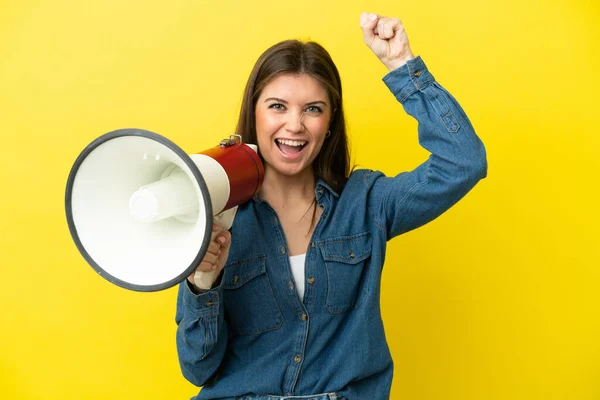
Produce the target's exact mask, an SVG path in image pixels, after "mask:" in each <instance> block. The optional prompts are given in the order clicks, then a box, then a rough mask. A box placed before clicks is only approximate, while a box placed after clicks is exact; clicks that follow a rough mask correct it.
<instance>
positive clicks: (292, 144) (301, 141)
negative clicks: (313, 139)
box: [277, 139, 306, 147]
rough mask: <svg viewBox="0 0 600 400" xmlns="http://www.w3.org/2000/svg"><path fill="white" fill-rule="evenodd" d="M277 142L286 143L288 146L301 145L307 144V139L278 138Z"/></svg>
mask: <svg viewBox="0 0 600 400" xmlns="http://www.w3.org/2000/svg"><path fill="white" fill-rule="evenodd" d="M277 142H279V143H281V144H285V145H287V146H294V147H300V146H304V145H305V144H306V140H287V139H277Z"/></svg>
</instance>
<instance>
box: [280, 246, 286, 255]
mask: <svg viewBox="0 0 600 400" xmlns="http://www.w3.org/2000/svg"><path fill="white" fill-rule="evenodd" d="M281 254H285V247H283V246H281Z"/></svg>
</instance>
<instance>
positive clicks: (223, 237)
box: [215, 231, 231, 247]
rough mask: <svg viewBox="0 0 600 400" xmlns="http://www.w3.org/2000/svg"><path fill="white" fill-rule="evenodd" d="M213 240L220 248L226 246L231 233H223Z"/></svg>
mask: <svg viewBox="0 0 600 400" xmlns="http://www.w3.org/2000/svg"><path fill="white" fill-rule="evenodd" d="M215 240H216V242H217V243H218V244H219V245H220V246H221V247H223V246H227V245H228V244H229V243H230V242H231V232H229V231H223V232H221V233H220V234H219V235H218V236H217V238H216V239H215Z"/></svg>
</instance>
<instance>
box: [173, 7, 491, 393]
mask: <svg viewBox="0 0 600 400" xmlns="http://www.w3.org/2000/svg"><path fill="white" fill-rule="evenodd" d="M361 27H362V29H363V33H364V39H365V43H366V44H367V45H368V47H369V48H370V49H371V50H372V51H373V52H374V53H375V55H376V56H377V57H378V58H379V60H381V62H383V63H384V65H385V66H386V67H387V68H388V69H389V70H390V72H389V73H388V74H387V75H386V76H385V77H384V78H383V80H384V82H385V83H386V85H387V86H388V87H389V89H390V90H391V91H392V93H393V94H394V95H395V96H396V98H397V99H398V101H400V102H401V103H402V104H403V106H404V108H405V110H406V112H407V113H408V114H410V115H412V116H413V117H415V118H416V119H417V120H418V121H419V127H418V133H419V141H420V143H421V145H422V146H423V147H425V148H426V149H427V150H429V151H430V152H431V153H432V154H431V156H430V157H429V159H428V160H427V161H426V162H424V163H423V164H422V165H420V166H419V167H418V168H416V169H415V170H414V171H412V172H410V173H404V174H400V175H398V176H396V177H393V178H388V177H385V176H384V175H383V174H382V173H381V172H377V171H371V170H357V171H354V172H352V173H350V168H349V156H348V154H349V153H348V145H347V138H346V128H345V124H344V111H343V105H342V88H341V84H340V78H339V74H338V72H337V69H336V67H335V65H334V63H333V61H332V60H331V58H330V57H329V54H327V52H326V51H325V50H324V49H323V48H322V47H320V46H319V45H318V44H316V43H301V42H298V41H285V42H282V43H279V44H277V45H275V46H273V47H271V48H270V49H268V50H267V51H266V52H265V53H264V54H263V55H262V56H261V57H260V58H259V60H258V61H257V63H256V65H255V67H254V69H253V71H252V73H251V75H250V79H249V81H248V84H247V86H246V91H245V95H244V99H243V104H242V109H241V114H240V119H239V123H238V129H237V133H238V134H241V135H242V136H243V139H244V141H245V142H247V143H256V144H258V148H259V152H260V155H261V157H262V159H263V161H264V164H265V179H264V185H263V188H262V190H261V192H260V194H259V196H257V197H255V198H254V199H253V200H251V201H249V202H247V203H246V204H244V205H242V206H240V208H239V210H238V213H237V216H236V219H235V222H234V224H233V227H232V229H231V233H229V232H223V233H220V234H219V235H218V236H217V238H216V239H215V241H214V242H213V243H212V244H211V246H210V249H209V252H208V253H207V255H206V257H205V258H204V260H203V261H202V263H201V264H200V265H199V267H198V268H199V269H200V270H203V271H208V270H216V273H215V276H217V278H216V281H215V283H214V284H213V288H212V289H211V290H209V291H205V292H202V291H200V290H199V289H198V288H196V287H195V286H194V284H193V279H192V277H190V279H188V280H187V281H186V282H184V283H183V284H182V285H181V286H180V290H179V297H178V304H177V316H176V321H177V323H178V330H177V346H178V353H179V359H180V364H181V368H182V371H183V374H184V376H185V377H186V378H187V379H188V380H189V381H191V382H192V383H194V384H196V385H198V386H204V388H203V389H202V390H201V392H200V394H199V395H198V396H197V399H217V398H218V399H222V398H226V399H239V398H242V399H267V398H268V399H273V398H295V397H297V398H302V399H320V400H324V399H340V398H341V399H349V400H355V399H361V400H362V399H386V398H389V393H390V387H391V383H392V371H393V364H392V359H391V356H390V351H389V349H388V346H387V343H386V340H385V334H384V328H383V323H382V320H381V314H380V302H379V295H380V279H381V269H382V267H383V262H384V258H385V249H386V242H387V241H388V240H390V239H392V238H393V237H395V236H397V235H400V234H401V233H404V232H407V231H409V230H411V229H414V228H417V227H419V226H421V225H423V224H425V223H427V222H429V221H431V220H432V219H434V218H436V217H437V216H439V215H440V214H441V213H442V212H444V211H445V210H447V209H448V208H450V207H451V206H452V205H453V204H454V203H456V202H457V201H458V200H459V199H460V198H461V197H463V196H464V195H465V194H466V193H467V192H468V191H469V190H470V189H471V188H472V187H473V186H474V185H475V184H476V183H477V181H478V180H479V179H481V178H483V177H484V176H485V174H486V168H487V164H486V158H485V150H484V147H483V145H482V143H481V141H480V140H479V139H478V138H477V136H476V135H475V132H474V131H473V128H472V126H471V124H470V122H469V120H468V119H467V117H466V115H465V114H464V112H463V110H462V109H461V107H460V106H459V105H458V103H457V102H456V101H455V100H454V98H453V97H452V96H450V95H449V94H448V93H447V92H446V91H445V90H444V89H443V88H442V87H441V86H440V85H439V84H438V83H437V82H436V81H435V79H434V77H433V76H432V75H431V74H430V73H429V71H428V70H427V68H426V66H425V64H424V63H423V61H422V60H421V58H420V57H416V58H415V57H414V55H413V54H412V52H411V49H410V46H409V43H408V39H407V36H406V34H405V32H404V29H403V27H402V24H401V22H400V21H399V20H398V19H394V18H386V17H382V16H378V15H375V14H366V13H363V14H362V15H361Z"/></svg>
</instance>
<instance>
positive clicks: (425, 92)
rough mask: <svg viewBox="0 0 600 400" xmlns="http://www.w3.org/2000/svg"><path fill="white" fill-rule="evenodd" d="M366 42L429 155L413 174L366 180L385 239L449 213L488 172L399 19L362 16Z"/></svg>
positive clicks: (479, 147)
mask: <svg viewBox="0 0 600 400" xmlns="http://www.w3.org/2000/svg"><path fill="white" fill-rule="evenodd" d="M361 27H362V29H363V33H364V37H365V43H366V44H367V46H369V48H371V50H372V51H373V52H374V53H375V55H376V56H377V57H378V58H379V59H380V60H381V62H382V63H383V64H384V65H386V67H388V69H389V70H390V73H388V74H387V75H386V76H385V77H384V78H383V80H384V82H385V83H386V84H387V85H388V87H389V89H390V90H391V91H392V93H393V94H394V96H395V97H396V98H397V99H398V101H399V102H401V103H402V105H403V106H404V109H405V111H406V112H407V113H408V114H409V115H411V116H413V117H414V118H415V119H416V120H417V121H418V123H419V125H418V133H419V143H420V144H421V146H423V147H424V148H425V149H427V150H428V151H430V152H431V155H430V157H429V158H428V159H427V160H426V161H425V162H424V163H423V164H421V165H420V166H419V167H417V168H416V169H414V170H413V171H410V172H406V173H402V174H399V175H397V176H396V177H393V178H387V177H385V176H383V175H382V174H380V173H372V174H370V176H366V177H365V183H367V185H368V186H370V187H371V189H370V194H369V209H370V211H371V212H372V213H373V214H374V216H375V217H376V218H377V219H378V220H379V222H380V225H382V226H385V229H386V231H387V237H388V239H391V238H392V237H394V236H397V235H399V234H401V233H404V232H407V231H409V230H411V229H414V228H417V227H419V226H421V225H423V224H425V223H427V222H429V221H431V220H433V219H434V218H436V217H437V216H439V215H440V214H442V213H443V212H444V211H446V210H447V209H449V208H450V207H451V206H452V205H453V204H455V203H456V202H457V201H458V200H460V199H461V198H462V197H463V196H464V195H465V194H466V193H467V192H468V191H469V190H471V188H473V186H475V184H476V183H477V182H478V181H479V180H480V179H482V178H484V177H485V176H486V174H487V161H486V154H485V148H484V146H483V143H482V142H481V140H480V139H479V138H478V137H477V135H476V134H475V131H474V129H473V126H472V125H471V123H470V121H469V119H468V118H467V116H466V115H465V113H464V111H463V109H462V108H461V107H460V105H459V104H458V102H457V101H456V100H455V99H454V97H452V96H451V95H450V93H448V92H447V91H446V90H445V89H444V88H443V87H442V86H441V85H440V84H439V83H438V82H436V81H435V78H434V77H433V75H432V74H431V73H430V72H429V71H428V69H427V67H426V66H425V63H424V62H423V60H421V58H420V57H416V58H415V57H414V55H413V54H412V51H411V49H410V46H409V44H408V38H407V37H406V33H405V32H404V28H403V26H402V23H401V22H400V20H398V19H396V18H386V17H381V16H379V15H376V14H366V13H364V14H363V15H361Z"/></svg>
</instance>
